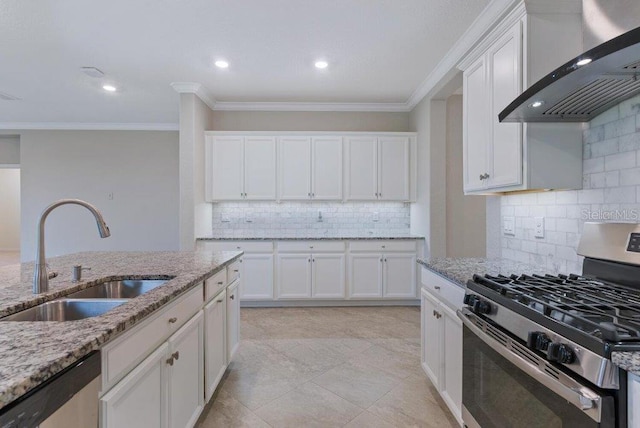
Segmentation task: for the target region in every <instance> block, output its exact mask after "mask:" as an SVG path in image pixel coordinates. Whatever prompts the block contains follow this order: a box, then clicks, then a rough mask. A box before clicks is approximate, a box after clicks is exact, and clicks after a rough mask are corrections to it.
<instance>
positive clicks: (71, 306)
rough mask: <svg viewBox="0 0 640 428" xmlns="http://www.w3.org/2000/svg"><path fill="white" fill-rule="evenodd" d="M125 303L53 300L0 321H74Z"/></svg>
mask: <svg viewBox="0 0 640 428" xmlns="http://www.w3.org/2000/svg"><path fill="white" fill-rule="evenodd" d="M127 301H128V300H126V299H60V300H53V301H51V302H46V303H43V304H41V305H38V306H34V307H33V308H29V309H26V310H24V311H21V312H18V313H16V314H13V315H9V316H8V317H4V318H0V321H76V320H81V319H85V318H91V317H97V316H98V315H102V314H104V313H106V312H107V311H110V310H111V309H113V308H115V307H116V306H120V305H121V304H123V303H126V302H127Z"/></svg>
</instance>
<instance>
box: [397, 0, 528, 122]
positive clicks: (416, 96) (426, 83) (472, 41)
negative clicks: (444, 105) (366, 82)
mask: <svg viewBox="0 0 640 428" xmlns="http://www.w3.org/2000/svg"><path fill="white" fill-rule="evenodd" d="M520 2H522V0H492V1H491V2H490V3H489V4H488V5H487V6H486V7H485V8H484V9H483V10H482V13H480V15H479V16H478V17H477V18H476V19H475V20H474V21H473V22H472V23H471V25H470V26H469V28H467V31H465V32H464V34H463V35H462V36H461V37H460V38H459V39H458V40H457V41H456V43H455V44H454V45H453V47H452V48H451V49H449V51H448V52H447V54H446V55H445V56H444V58H442V60H440V62H439V63H438V64H437V65H436V68H435V69H434V70H433V71H432V72H431V73H430V74H429V75H428V76H427V78H426V79H424V80H423V81H422V83H421V84H420V86H418V87H417V88H416V90H415V91H413V93H412V94H411V96H410V97H409V99H408V100H407V102H406V104H407V106H408V107H409V110H411V109H413V108H414V107H415V106H416V105H417V104H418V103H419V102H420V101H422V99H423V98H424V97H426V96H427V95H428V94H429V93H430V92H431V91H432V90H433V89H434V88H436V87H437V85H438V84H440V83H441V81H442V80H443V79H444V78H445V77H446V76H447V75H448V74H449V73H451V70H453V69H455V68H456V67H457V65H458V63H459V62H460V61H461V60H462V59H463V58H464V56H465V55H466V54H467V53H468V52H469V51H471V50H472V49H473V48H474V46H475V45H476V44H477V43H478V41H479V40H480V39H481V38H482V36H483V35H484V34H486V33H487V32H489V31H490V30H491V29H492V28H493V27H495V26H496V25H497V24H498V23H499V22H500V21H499V20H500V18H501V17H503V16H504V15H506V14H507V13H508V12H509V11H510V10H511V9H513V8H514V7H515V6H516V5H517V4H519V3H520Z"/></svg>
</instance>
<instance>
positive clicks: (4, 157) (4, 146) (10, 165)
mask: <svg viewBox="0 0 640 428" xmlns="http://www.w3.org/2000/svg"><path fill="white" fill-rule="evenodd" d="M15 263H20V137H19V136H17V135H0V266H5V265H10V264H15Z"/></svg>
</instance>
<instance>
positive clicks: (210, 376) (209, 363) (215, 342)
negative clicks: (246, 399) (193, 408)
mask: <svg viewBox="0 0 640 428" xmlns="http://www.w3.org/2000/svg"><path fill="white" fill-rule="evenodd" d="M226 318H227V292H226V290H223V291H222V292H220V293H219V294H218V295H217V296H215V297H214V298H213V300H212V301H211V302H209V304H207V305H206V306H205V307H204V384H205V402H206V401H209V399H210V398H211V396H212V395H213V393H214V391H215V390H216V387H217V386H218V383H219V382H220V379H222V375H224V371H225V369H226V367H227V364H226V363H227V349H226V347H225V343H226V335H227V321H226Z"/></svg>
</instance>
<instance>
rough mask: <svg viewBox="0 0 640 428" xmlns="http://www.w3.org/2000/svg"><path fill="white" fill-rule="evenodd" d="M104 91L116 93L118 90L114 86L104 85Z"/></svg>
mask: <svg viewBox="0 0 640 428" xmlns="http://www.w3.org/2000/svg"><path fill="white" fill-rule="evenodd" d="M102 89H104V90H105V91H107V92H115V91H116V90H117V88H116V87H115V86H113V85H103V86H102Z"/></svg>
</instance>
